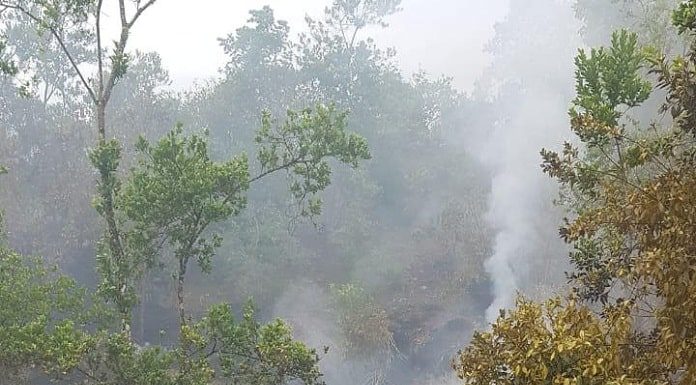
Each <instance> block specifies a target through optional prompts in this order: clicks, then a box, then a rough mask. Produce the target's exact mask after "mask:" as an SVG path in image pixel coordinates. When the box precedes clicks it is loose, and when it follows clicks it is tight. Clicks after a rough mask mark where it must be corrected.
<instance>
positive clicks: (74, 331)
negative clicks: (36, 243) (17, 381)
mask: <svg viewBox="0 0 696 385" xmlns="http://www.w3.org/2000/svg"><path fill="white" fill-rule="evenodd" d="M83 298H84V291H83V290H82V289H80V288H79V287H77V285H76V284H75V282H74V281H73V280H71V279H69V278H67V277H64V276H61V275H60V274H58V273H57V271H56V270H55V269H47V268H45V267H44V266H43V265H42V263H41V261H40V260H39V259H36V258H27V257H23V256H21V255H19V254H17V253H15V252H13V251H11V250H8V249H7V248H5V247H2V248H0V303H2V316H0V347H2V348H1V349H0V371H1V372H2V373H0V376H2V377H3V378H4V379H10V378H14V377H15V376H18V375H20V374H22V372H23V371H25V370H28V369H30V368H33V367H35V366H38V367H40V368H42V369H43V370H44V371H46V372H49V373H57V374H60V373H65V372H68V371H70V370H71V369H73V368H74V367H76V366H77V364H78V363H79V362H80V360H81V359H82V356H83V355H84V354H85V353H86V351H87V350H88V349H90V347H91V346H92V339H91V337H90V336H89V335H87V334H85V332H83V331H82V330H81V327H80V324H79V322H80V319H81V317H80V315H81V312H83V311H84V303H83Z"/></svg>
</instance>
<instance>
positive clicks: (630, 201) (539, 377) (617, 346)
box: [455, 2, 696, 385]
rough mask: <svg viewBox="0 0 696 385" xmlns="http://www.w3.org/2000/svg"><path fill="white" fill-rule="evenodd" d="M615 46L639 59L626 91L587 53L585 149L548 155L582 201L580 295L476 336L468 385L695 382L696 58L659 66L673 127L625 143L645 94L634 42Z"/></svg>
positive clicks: (683, 18)
mask: <svg viewBox="0 0 696 385" xmlns="http://www.w3.org/2000/svg"><path fill="white" fill-rule="evenodd" d="M692 6H693V3H692V2H685V3H682V5H681V6H680V7H679V9H678V10H677V12H676V13H675V24H676V26H677V27H679V28H680V29H681V30H682V32H683V31H684V30H686V29H691V28H693V25H692V24H693V20H692V19H693V16H694V14H693V10H692V9H690V8H691V7H692ZM616 36H617V35H615V38H614V39H613V40H612V43H613V45H619V46H624V47H625V49H626V52H625V54H623V55H619V56H623V57H626V58H629V59H630V58H634V59H636V61H635V62H634V63H633V64H632V65H630V66H629V67H627V68H625V70H626V71H627V72H625V73H624V74H622V75H621V77H620V79H625V80H619V81H616V80H614V81H611V82H603V81H600V80H601V79H605V78H611V79H614V76H613V75H612V76H610V77H607V76H603V73H605V72H608V73H610V74H612V73H613V74H615V72H613V70H611V68H612V66H608V67H605V68H604V69H602V66H600V65H594V64H597V63H591V62H592V60H593V59H592V58H590V59H587V58H585V57H582V52H581V54H580V57H579V59H578V61H577V64H578V72H577V77H578V84H579V87H578V98H577V99H576V100H575V101H574V103H575V104H576V106H575V108H580V109H581V111H582V112H581V113H578V112H577V110H575V109H573V110H571V114H570V115H571V128H572V130H573V132H575V133H576V134H577V136H578V137H579V140H580V143H581V147H578V146H574V145H571V144H570V143H566V144H565V146H564V149H563V152H562V153H560V154H559V153H556V152H553V151H543V152H542V155H543V158H544V163H543V165H542V166H543V168H544V171H545V172H547V173H548V174H549V175H551V176H552V177H554V178H556V179H557V180H558V181H559V182H560V184H561V186H562V187H563V188H564V189H566V190H567V191H568V192H570V196H571V198H572V199H570V200H569V203H570V205H569V207H568V208H569V209H571V213H572V219H566V223H565V224H564V226H563V227H562V228H561V236H562V237H563V239H564V240H565V241H566V242H568V243H569V244H571V245H572V246H573V248H574V250H573V252H572V253H571V254H570V259H571V262H572V263H573V265H574V267H575V270H574V271H573V272H572V273H571V274H570V275H569V277H570V279H571V280H570V282H571V284H572V290H573V293H572V294H571V295H570V296H569V301H568V303H567V304H561V302H560V301H558V300H555V301H551V302H550V303H549V304H547V305H546V306H541V305H538V304H534V303H530V302H527V301H519V302H518V304H517V307H516V309H515V310H514V311H511V312H508V313H503V314H501V317H500V318H499V319H498V320H497V321H496V323H495V324H494V325H493V328H492V331H491V332H487V333H478V334H476V335H475V337H474V340H473V342H472V345H471V346H469V347H468V348H467V349H466V350H464V351H463V352H462V353H461V355H460V356H459V357H458V359H457V361H456V362H455V368H456V369H457V371H458V374H459V376H460V377H461V378H462V379H463V380H464V381H465V382H467V383H476V384H478V383H501V384H517V383H548V384H684V385H686V384H692V383H694V381H696V369H695V368H696V353H694V351H696V344H695V341H696V328H695V327H694V325H696V307H694V301H693V300H692V298H694V297H695V296H696V275H695V274H694V273H693V272H694V260H693V256H694V253H695V252H696V250H695V249H694V246H693V240H692V237H691V234H693V233H694V231H696V228H695V227H694V223H696V210H694V209H693V207H696V205H695V202H694V201H695V198H694V194H693V191H694V190H695V189H696V174H695V173H694V169H695V168H694V166H695V164H696V157H695V156H694V154H696V142H695V141H694V132H696V120H694V118H693V115H694V112H695V111H694V110H695V108H694V96H693V95H694V89H696V84H695V83H696V82H694V76H693V74H694V73H695V72H696V71H695V68H696V51H695V50H696V46H692V47H691V49H690V51H689V52H688V53H687V55H686V56H685V57H683V56H677V57H675V58H673V59H670V60H668V59H666V57H665V56H661V57H660V56H656V55H655V56H653V57H650V58H649V59H650V62H651V65H652V68H651V71H650V72H651V73H653V74H655V75H657V86H658V87H660V88H662V89H664V91H665V92H666V94H667V97H666V102H665V103H664V105H663V106H662V108H661V109H660V112H667V111H669V112H671V114H672V118H673V119H672V120H671V121H669V122H668V123H667V124H668V125H669V126H667V127H662V126H661V125H659V124H658V123H652V124H651V125H650V126H649V127H647V128H645V129H642V130H636V131H634V132H627V131H628V130H625V129H624V128H625V127H624V126H623V125H622V123H621V118H622V117H623V116H624V114H625V112H624V111H617V110H616V107H617V106H618V105H620V104H623V105H625V106H626V107H634V106H637V105H638V104H639V103H640V102H642V101H643V100H645V99H644V98H645V97H647V92H645V91H643V90H642V88H643V86H641V84H647V83H645V82H644V81H642V80H640V76H639V74H638V69H639V66H638V65H637V63H638V60H637V57H636V56H635V55H634V54H632V53H631V51H632V50H633V51H634V50H635V44H634V43H633V42H634V41H635V39H633V38H631V39H627V40H625V41H624V42H622V41H621V39H617V38H616ZM627 42H628V43H627ZM595 52H600V53H601V52H602V50H597V51H595ZM593 57H597V58H600V57H601V56H600V55H599V54H597V55H593ZM588 62H590V65H588ZM599 62H602V60H600V59H598V63H599ZM588 79H589V80H588ZM598 79H600V80H598ZM611 95H614V96H613V97H612V96H611ZM656 120H657V119H656ZM608 144H611V146H609V145H608ZM576 299H578V300H581V301H585V302H588V303H590V304H592V305H591V306H590V305H580V306H579V305H576V303H575V300H576Z"/></svg>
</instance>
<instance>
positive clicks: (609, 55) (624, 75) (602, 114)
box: [571, 30, 651, 134]
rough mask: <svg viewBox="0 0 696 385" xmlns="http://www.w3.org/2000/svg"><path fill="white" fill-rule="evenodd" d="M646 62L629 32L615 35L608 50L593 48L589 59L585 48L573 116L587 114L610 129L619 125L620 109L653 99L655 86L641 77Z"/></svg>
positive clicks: (577, 74)
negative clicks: (649, 98) (640, 72)
mask: <svg viewBox="0 0 696 385" xmlns="http://www.w3.org/2000/svg"><path fill="white" fill-rule="evenodd" d="M644 61H645V58H644V55H643V53H642V52H641V51H640V50H639V49H638V38H637V35H636V34H634V33H630V32H628V31H625V30H621V31H617V32H615V33H614V34H613V35H612V44H611V48H609V49H608V50H607V49H605V48H603V47H602V48H599V49H592V50H591V51H590V55H589V57H588V55H587V53H586V52H585V50H582V49H581V50H580V51H579V54H578V55H577V57H576V58H575V66H576V67H577V70H576V72H575V78H576V85H575V90H576V93H577V96H576V98H575V99H574V100H573V104H574V106H575V107H574V108H573V109H571V117H573V118H580V117H581V116H582V115H583V114H587V115H591V116H592V117H593V118H594V119H596V120H597V121H598V122H600V123H603V124H605V125H607V126H614V125H616V123H617V120H618V118H619V116H620V112H619V111H617V108H618V107H620V106H626V107H635V106H636V105H638V104H640V103H642V102H644V101H645V100H646V99H647V98H648V96H650V90H651V85H650V83H649V82H647V81H645V80H643V79H642V78H641V77H640V74H639V70H640V69H641V67H642V66H643V64H644ZM581 134H582V133H581Z"/></svg>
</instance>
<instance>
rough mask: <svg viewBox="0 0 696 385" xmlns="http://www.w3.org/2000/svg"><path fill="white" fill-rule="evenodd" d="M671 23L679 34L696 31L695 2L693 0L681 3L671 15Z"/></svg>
mask: <svg viewBox="0 0 696 385" xmlns="http://www.w3.org/2000/svg"><path fill="white" fill-rule="evenodd" d="M672 23H674V25H675V26H676V27H677V29H678V30H679V33H684V32H686V31H689V32H693V31H694V30H696V2H695V1H693V0H689V1H682V2H681V4H679V7H678V8H677V9H675V10H674V13H673V14H672Z"/></svg>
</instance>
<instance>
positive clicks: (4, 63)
mask: <svg viewBox="0 0 696 385" xmlns="http://www.w3.org/2000/svg"><path fill="white" fill-rule="evenodd" d="M7 56H8V55H7V40H6V39H4V38H3V37H2V36H0V74H5V75H16V74H17V65H16V64H15V63H14V61H13V60H12V59H11V58H9V57H7Z"/></svg>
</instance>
